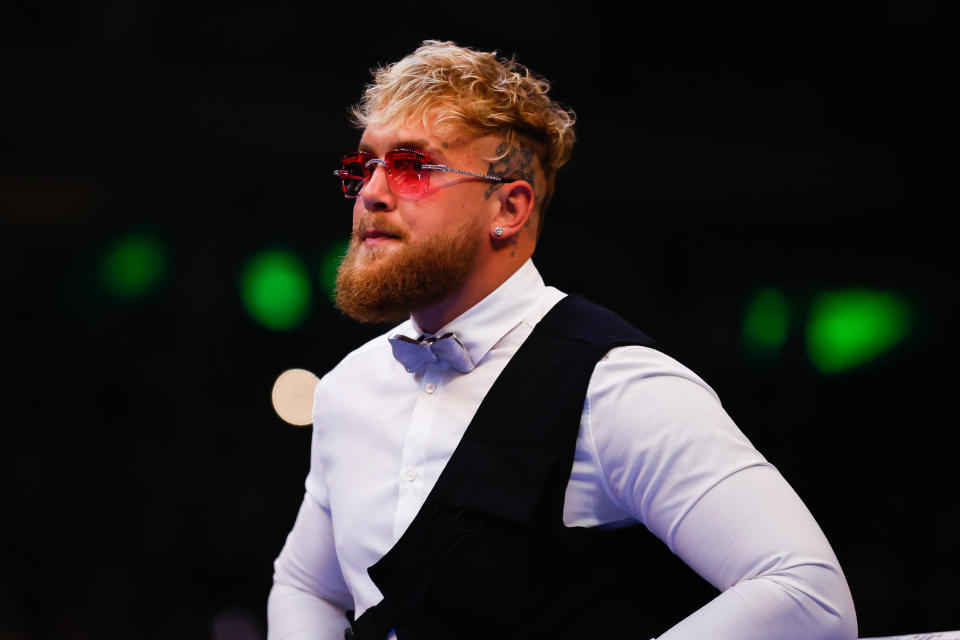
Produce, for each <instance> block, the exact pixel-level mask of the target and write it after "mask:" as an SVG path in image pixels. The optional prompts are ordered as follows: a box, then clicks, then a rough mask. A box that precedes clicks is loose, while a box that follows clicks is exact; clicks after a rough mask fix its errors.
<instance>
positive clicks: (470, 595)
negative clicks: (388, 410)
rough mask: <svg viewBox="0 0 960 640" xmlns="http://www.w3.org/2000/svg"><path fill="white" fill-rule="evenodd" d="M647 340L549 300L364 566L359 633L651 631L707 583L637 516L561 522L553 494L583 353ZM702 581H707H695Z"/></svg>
mask: <svg viewBox="0 0 960 640" xmlns="http://www.w3.org/2000/svg"><path fill="white" fill-rule="evenodd" d="M630 344H637V345H645V346H650V347H654V348H657V345H656V344H655V343H654V342H653V341H652V340H651V339H650V338H648V337H647V336H646V335H644V334H643V333H641V332H640V331H638V330H637V329H634V328H633V327H632V326H630V325H629V324H628V323H627V322H626V321H624V320H623V319H622V318H620V317H619V316H617V315H616V314H614V313H612V312H610V311H608V310H606V309H603V308H602V307H599V306H597V305H594V304H593V303H590V302H588V301H587V300H585V299H583V298H581V297H579V296H569V297H567V298H565V299H563V300H561V301H560V302H559V303H558V304H557V305H556V306H555V307H554V308H553V309H551V310H550V312H549V313H547V315H546V316H545V317H544V318H543V320H541V321H540V323H538V324H537V326H536V327H535V328H534V330H533V332H532V333H531V335H530V337H529V338H527V340H526V341H525V342H524V343H523V345H522V346H521V348H520V349H519V350H518V351H517V353H516V355H515V356H514V357H513V358H512V359H511V360H510V363H509V364H508V365H507V367H506V368H505V369H504V370H503V372H502V373H501V374H500V377H499V378H498V379H497V381H496V382H495V383H494V385H493V387H492V388H491V389H490V392H489V393H488V394H487V396H486V397H485V398H484V400H483V402H482V403H481V405H480V407H479V409H478V410H477V413H476V415H475V416H474V418H473V421H472V422H471V423H470V425H469V427H468V428H467V430H466V432H465V434H464V436H463V439H462V440H461V441H460V444H459V445H458V446H457V449H456V450H455V451H454V453H453V456H452V457H451V458H450V461H449V462H448V463H447V465H446V467H445V468H444V470H443V472H442V473H441V475H440V477H439V478H438V480H437V483H436V485H435V486H434V488H433V490H432V491H431V492H430V495H429V496H427V499H426V501H425V502H424V504H423V506H422V507H421V509H420V512H419V513H418V514H417V516H416V518H415V519H414V520H413V522H412V523H411V524H410V526H409V528H408V529H407V530H406V532H405V533H404V534H403V535H402V536H401V538H400V540H398V541H397V543H396V545H394V547H393V548H392V549H391V550H390V551H389V552H388V553H387V554H386V555H385V556H384V557H383V558H381V559H380V561H379V562H377V563H376V564H374V565H373V566H372V567H370V568H369V570H368V571H369V573H370V577H371V578H372V579H373V581H374V583H376V585H377V587H378V588H379V589H380V591H381V593H383V595H384V600H383V601H382V602H381V603H379V604H378V605H376V606H375V607H372V608H371V609H369V610H368V611H366V612H364V615H363V616H361V617H360V618H359V619H358V620H357V621H356V622H354V623H352V633H353V634H354V635H355V637H357V638H358V639H359V640H374V639H382V638H384V637H385V636H386V634H387V633H388V632H389V631H390V630H391V629H396V632H397V638H398V640H426V639H431V640H432V639H438V640H439V639H445V640H447V639H449V640H455V639H461V638H478V639H479V638H483V639H484V640H490V639H493V638H497V639H499V638H516V639H518V640H519V639H538V638H544V639H546V638H550V639H551V640H557V639H563V638H577V639H583V638H588V639H589V638H612V637H631V638H641V639H644V640H645V639H646V638H650V637H653V636H656V635H659V634H660V633H662V632H663V631H665V630H666V629H667V628H669V626H671V625H672V624H673V623H676V622H678V621H679V619H680V618H682V617H683V616H684V615H686V614H689V613H690V612H692V611H693V609H694V608H695V607H696V606H697V605H698V604H699V602H701V601H702V600H703V599H705V598H706V597H709V595H708V594H707V593H706V591H705V590H704V587H703V586H702V585H695V586H694V587H693V588H692V590H691V588H690V587H689V585H684V584H682V583H684V582H686V581H689V580H690V578H691V577H693V578H695V577H696V576H695V575H694V574H692V572H690V571H689V570H688V569H685V567H683V565H682V563H680V562H679V561H678V560H677V559H676V558H674V557H673V556H671V555H670V554H669V552H668V551H667V549H666V547H665V546H664V545H663V544H662V543H661V542H660V541H659V540H657V539H656V538H655V537H654V536H653V535H652V534H650V533H649V532H648V531H647V530H646V529H645V528H643V527H628V528H622V529H616V530H610V529H601V528H596V529H591V528H583V527H569V528H568V527H565V526H564V525H563V502H564V494H565V492H566V486H567V482H568V480H569V479H570V471H571V468H572V465H573V457H574V453H575V449H576V441H577V433H578V431H579V426H580V418H581V414H582V411H583V403H584V398H585V396H586V392H587V386H588V384H589V382H590V376H591V374H592V373H593V369H594V366H595V365H596V363H597V362H598V361H599V360H600V358H602V357H603V356H604V354H606V353H607V351H609V350H610V349H611V348H613V347H617V346H622V345H630ZM703 584H706V583H703Z"/></svg>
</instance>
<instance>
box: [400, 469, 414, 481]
mask: <svg viewBox="0 0 960 640" xmlns="http://www.w3.org/2000/svg"><path fill="white" fill-rule="evenodd" d="M403 477H404V478H406V479H407V482H413V481H414V480H416V479H417V472H416V471H414V470H413V469H407V470H406V471H404V472H403Z"/></svg>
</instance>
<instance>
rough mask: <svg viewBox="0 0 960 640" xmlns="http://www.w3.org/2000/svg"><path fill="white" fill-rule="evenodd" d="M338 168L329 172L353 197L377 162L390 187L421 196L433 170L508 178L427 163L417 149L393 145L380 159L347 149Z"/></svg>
mask: <svg viewBox="0 0 960 640" xmlns="http://www.w3.org/2000/svg"><path fill="white" fill-rule="evenodd" d="M340 163H341V164H340V168H339V169H337V170H336V171H334V172H333V175H334V176H336V177H338V178H340V181H341V183H342V184H343V195H344V196H345V197H347V198H356V197H357V196H358V195H360V190H361V189H363V186H364V185H365V184H367V182H369V181H370V178H371V177H373V172H374V171H376V170H377V166H378V165H381V166H383V168H384V170H385V171H386V172H387V184H389V185H390V190H391V191H393V192H394V193H396V194H398V195H401V196H422V195H424V194H425V193H426V192H427V189H429V187H430V174H431V173H432V172H433V171H445V172H452V173H460V174H463V175H465V176H472V177H474V178H480V179H482V180H490V181H492V182H509V181H508V180H506V179H505V178H501V177H500V176H488V175H484V174H482V173H474V172H472V171H464V170H462V169H454V168H453V167H448V166H447V165H445V164H431V163H430V156H428V155H427V154H426V152H424V151H420V150H418V149H394V150H393V151H387V153H385V154H384V156H383V159H382V160H381V159H380V158H375V157H374V155H373V154H372V153H370V152H369V151H357V152H355V153H348V154H347V155H345V156H343V160H341V161H340Z"/></svg>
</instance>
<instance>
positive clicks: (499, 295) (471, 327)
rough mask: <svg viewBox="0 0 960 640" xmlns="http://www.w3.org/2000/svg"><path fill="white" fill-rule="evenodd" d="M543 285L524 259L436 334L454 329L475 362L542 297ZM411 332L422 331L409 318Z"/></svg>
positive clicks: (531, 261)
mask: <svg viewBox="0 0 960 640" xmlns="http://www.w3.org/2000/svg"><path fill="white" fill-rule="evenodd" d="M545 289H546V285H545V284H544V283H543V278H541V277H540V272H539V271H537V268H536V267H535V266H533V260H531V259H528V260H527V261H526V262H525V263H523V266H522V267H520V268H519V269H517V270H516V271H515V272H514V274H513V275H512V276H510V277H509V278H507V280H506V281H505V282H504V283H503V284H501V285H500V286H499V287H497V288H496V289H494V290H493V291H492V292H491V293H490V294H488V295H487V297H486V298H484V299H483V300H481V301H480V302H478V303H477V304H475V305H473V306H472V307H470V308H469V309H467V310H466V311H464V312H463V313H461V314H460V315H459V316H457V317H456V318H454V319H453V320H451V321H450V322H449V323H447V324H446V325H445V326H444V327H442V328H441V329H440V330H439V331H437V333H436V335H438V336H442V335H443V334H445V333H455V334H457V338H458V339H459V340H460V342H462V343H463V346H464V347H466V349H467V352H468V353H469V354H470V358H471V359H472V360H473V361H474V362H475V363H479V362H480V361H481V360H482V359H483V358H484V356H486V355H487V352H488V351H490V349H491V348H492V347H493V345H495V344H497V342H499V341H500V339H501V338H503V337H504V336H505V335H507V333H508V332H509V331H510V330H511V329H513V328H514V327H516V326H517V325H518V324H520V323H521V322H523V320H524V319H526V318H527V316H528V315H529V314H530V312H531V310H532V309H534V308H536V306H537V304H538V303H539V301H540V299H541V298H542V297H543V294H544V290H545ZM408 322H410V324H411V325H412V328H413V331H414V335H413V336H412V337H417V336H420V335H423V334H424V332H423V331H421V330H420V327H418V326H417V323H416V322H415V321H414V320H413V318H411V319H410V320H409V321H408Z"/></svg>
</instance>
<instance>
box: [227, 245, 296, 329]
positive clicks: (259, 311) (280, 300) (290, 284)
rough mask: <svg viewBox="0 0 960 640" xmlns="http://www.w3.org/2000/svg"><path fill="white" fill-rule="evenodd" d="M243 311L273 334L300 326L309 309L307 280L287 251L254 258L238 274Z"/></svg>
mask: <svg viewBox="0 0 960 640" xmlns="http://www.w3.org/2000/svg"><path fill="white" fill-rule="evenodd" d="M240 293H241V296H242V298H243V304H244V307H246V309H247V312H248V313H249V314H250V316H251V317H253V319H254V320H256V321H257V322H259V323H260V324H262V325H263V326H265V327H267V328H268V329H273V330H274V331H289V330H291V329H294V328H296V327H298V326H299V325H300V324H302V323H303V321H304V319H305V318H306V316H307V312H308V311H309V309H310V279H309V278H308V277H307V268H306V266H305V265H304V263H303V261H302V260H301V259H300V258H298V257H297V256H296V255H294V254H293V253H291V252H289V251H285V250H282V249H272V250H268V251H262V252H260V253H258V254H256V255H254V256H253V257H252V258H250V260H249V261H248V262H247V264H246V265H245V266H244V268H243V271H242V272H241V274H240Z"/></svg>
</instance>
